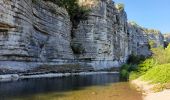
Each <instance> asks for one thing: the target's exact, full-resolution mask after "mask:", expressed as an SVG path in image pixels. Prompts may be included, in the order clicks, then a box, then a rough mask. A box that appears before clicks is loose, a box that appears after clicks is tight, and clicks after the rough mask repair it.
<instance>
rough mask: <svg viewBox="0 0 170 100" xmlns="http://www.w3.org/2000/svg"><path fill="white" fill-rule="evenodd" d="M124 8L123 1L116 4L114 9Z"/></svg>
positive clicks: (120, 9)
mask: <svg viewBox="0 0 170 100" xmlns="http://www.w3.org/2000/svg"><path fill="white" fill-rule="evenodd" d="M124 8H125V5H124V4H123V3H118V4H116V9H118V10H119V11H122V10H124Z"/></svg>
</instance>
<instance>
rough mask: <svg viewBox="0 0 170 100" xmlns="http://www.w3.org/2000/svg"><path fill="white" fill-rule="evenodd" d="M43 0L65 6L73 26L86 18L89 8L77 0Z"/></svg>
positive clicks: (34, 0)
mask: <svg viewBox="0 0 170 100" xmlns="http://www.w3.org/2000/svg"><path fill="white" fill-rule="evenodd" d="M44 1H50V2H53V3H54V4H57V5H58V6H60V7H63V8H65V9H66V10H67V11H68V13H69V15H70V20H71V22H72V26H73V28H76V27H77V25H78V24H79V22H80V21H81V20H86V19H87V16H88V14H89V12H90V9H89V8H88V7H85V6H80V5H79V4H78V0H44ZM32 2H33V3H36V2H38V0H32ZM51 11H53V10H51Z"/></svg>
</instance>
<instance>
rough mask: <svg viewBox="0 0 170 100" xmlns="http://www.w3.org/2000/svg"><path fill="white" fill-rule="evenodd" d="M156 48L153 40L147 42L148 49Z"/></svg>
mask: <svg viewBox="0 0 170 100" xmlns="http://www.w3.org/2000/svg"><path fill="white" fill-rule="evenodd" d="M155 47H156V43H155V41H154V40H149V48H150V49H152V48H155Z"/></svg>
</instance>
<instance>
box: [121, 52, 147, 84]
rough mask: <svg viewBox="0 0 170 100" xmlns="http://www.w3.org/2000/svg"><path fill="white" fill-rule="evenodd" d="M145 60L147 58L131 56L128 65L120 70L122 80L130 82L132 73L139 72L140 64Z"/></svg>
mask: <svg viewBox="0 0 170 100" xmlns="http://www.w3.org/2000/svg"><path fill="white" fill-rule="evenodd" d="M144 60H145V57H143V56H136V55H130V57H129V59H128V61H127V62H128V63H127V64H124V65H122V67H121V69H120V78H121V80H123V81H124V80H125V81H126V80H128V79H129V77H130V76H131V73H132V72H135V71H137V70H138V64H140V63H141V62H142V61H144Z"/></svg>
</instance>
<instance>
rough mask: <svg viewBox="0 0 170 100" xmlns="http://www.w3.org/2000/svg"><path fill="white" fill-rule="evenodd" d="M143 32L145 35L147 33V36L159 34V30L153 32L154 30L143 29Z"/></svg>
mask: <svg viewBox="0 0 170 100" xmlns="http://www.w3.org/2000/svg"><path fill="white" fill-rule="evenodd" d="M143 30H144V32H145V33H148V34H155V35H157V34H159V33H161V32H160V31H159V30H155V29H147V28H143Z"/></svg>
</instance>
